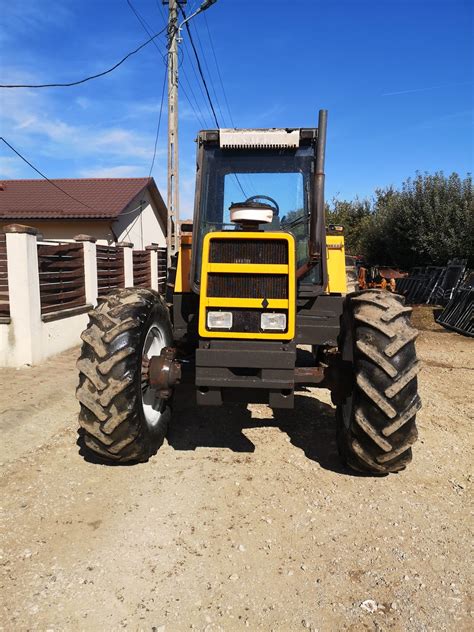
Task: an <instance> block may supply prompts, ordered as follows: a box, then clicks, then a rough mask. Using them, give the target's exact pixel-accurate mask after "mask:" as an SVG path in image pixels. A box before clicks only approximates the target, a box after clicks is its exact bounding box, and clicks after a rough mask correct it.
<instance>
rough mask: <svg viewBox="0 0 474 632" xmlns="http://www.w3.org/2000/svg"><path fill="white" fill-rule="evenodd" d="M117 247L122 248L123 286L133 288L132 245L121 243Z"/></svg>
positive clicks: (126, 242)
mask: <svg viewBox="0 0 474 632" xmlns="http://www.w3.org/2000/svg"><path fill="white" fill-rule="evenodd" d="M117 246H119V248H123V272H124V285H125V287H133V244H131V243H130V242H129V241H121V242H119V243H118V244H117Z"/></svg>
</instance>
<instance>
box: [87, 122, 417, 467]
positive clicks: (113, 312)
mask: <svg viewBox="0 0 474 632" xmlns="http://www.w3.org/2000/svg"><path fill="white" fill-rule="evenodd" d="M326 127H327V111H326V110H321V111H320V112H319V121H318V127H317V128H299V129H293V128H291V129H290V128H285V129H216V130H205V131H201V132H200V133H199V135H198V138H197V175H196V193H195V206H194V218H193V222H192V233H188V234H187V233H186V232H185V231H183V232H182V235H181V240H180V247H179V250H178V251H177V253H176V254H175V255H174V256H173V257H172V258H171V262H170V264H169V266H168V277H167V278H168V284H167V291H166V295H165V296H163V295H160V294H159V293H158V292H156V291H154V290H152V289H149V290H148V289H141V288H124V289H117V290H115V291H112V292H111V293H110V294H109V295H108V296H106V297H105V298H103V299H101V300H100V302H99V304H98V306H97V307H96V308H95V309H93V310H92V311H91V312H90V319H89V324H88V326H87V328H86V329H85V331H84V332H83V333H82V340H83V345H82V350H81V355H80V358H79V360H78V369H79V386H78V388H77V397H78V399H79V402H80V407H81V410H80V414H79V422H80V427H81V433H82V435H83V441H84V443H85V446H86V447H87V448H88V449H89V450H92V451H93V452H94V453H96V454H97V455H98V456H99V457H100V458H101V459H103V460H104V461H109V462H116V463H130V462H144V461H147V460H148V459H149V458H150V457H151V456H152V455H153V454H155V452H156V451H157V449H158V448H159V447H160V445H161V444H162V443H163V440H164V438H165V436H166V432H167V427H168V424H169V422H170V420H171V418H172V403H173V393H174V392H175V389H176V388H183V386H178V385H179V383H180V382H183V383H184V382H186V383H187V384H188V385H189V384H191V385H192V389H193V391H194V393H195V398H196V405H197V406H223V405H226V404H228V403H232V402H244V403H266V404H268V405H269V406H270V407H271V408H292V407H293V406H294V399H295V397H294V394H295V391H297V390H298V389H301V388H303V387H320V388H326V389H330V391H331V398H332V402H333V404H334V405H335V407H336V413H335V425H336V437H337V444H338V449H339V453H340V456H341V458H342V460H343V462H344V463H345V464H346V465H347V466H348V467H350V468H352V469H354V470H357V471H359V472H362V473H365V474H372V475H384V474H387V473H390V472H398V471H400V470H402V469H404V468H405V467H406V465H407V464H408V463H409V462H410V460H411V458H412V450H411V447H412V445H413V443H414V442H415V441H416V438H417V429H416V423H415V417H416V413H417V411H418V410H419V409H420V406H421V403H420V398H419V396H418V392H417V373H418V369H419V363H418V362H417V358H416V351H415V338H416V336H417V331H416V329H414V328H413V327H412V325H411V324H410V312H411V309H410V308H409V307H406V306H405V304H404V299H403V297H401V296H399V295H397V294H391V293H388V292H386V291H382V290H379V289H368V290H363V291H356V292H351V293H347V289H346V269H345V250H344V236H343V232H342V231H341V227H338V226H331V227H326V225H325V212H324V180H325V174H324V162H325V151H326V150H325V145H326ZM302 346H305V348H306V351H305V352H303V354H302V353H301V347H302ZM309 350H311V351H309ZM302 355H303V356H305V357H306V360H305V361H304V362H302V361H301V360H300V358H301V356H302ZM308 356H309V357H310V361H309V362H308ZM315 414H316V413H315ZM174 421H175V422H176V423H177V424H179V419H175V420H174ZM222 423H225V420H223V422H222ZM176 431H177V432H179V427H178V428H177V430H176Z"/></svg>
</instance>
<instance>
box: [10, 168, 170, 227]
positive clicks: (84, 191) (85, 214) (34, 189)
mask: <svg viewBox="0 0 474 632" xmlns="http://www.w3.org/2000/svg"><path fill="white" fill-rule="evenodd" d="M51 182H54V184H56V185H57V187H59V188H60V189H63V191H61V190H59V189H58V188H56V187H55V186H54V185H53V184H51ZM51 182H48V181H47V180H2V181H0V220H1V219H3V220H23V219H25V220H26V219H87V218H89V219H109V220H113V219H116V218H117V217H118V216H119V215H120V213H121V212H122V211H123V210H124V209H125V208H126V206H127V205H128V204H129V203H130V202H131V201H132V200H133V199H134V198H135V197H136V196H138V195H139V194H140V193H141V192H142V191H144V190H145V189H147V188H148V190H149V192H150V194H151V195H152V197H153V199H154V201H155V204H156V206H157V209H158V212H159V213H160V215H162V216H165V215H166V207H165V204H164V202H163V199H162V197H161V195H160V193H159V191H158V189H157V187H156V184H155V181H154V180H153V178H81V179H60V180H51Z"/></svg>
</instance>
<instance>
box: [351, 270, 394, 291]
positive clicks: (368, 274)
mask: <svg viewBox="0 0 474 632" xmlns="http://www.w3.org/2000/svg"><path fill="white" fill-rule="evenodd" d="M403 277H404V274H403V273H401V272H400V271H399V270H393V269H392V268H379V267H378V266H372V267H367V268H366V267H364V266H360V267H359V276H358V280H359V288H360V289H361V290H365V289H367V288H370V289H380V290H387V291H389V292H396V291H397V279H401V278H403Z"/></svg>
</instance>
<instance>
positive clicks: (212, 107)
mask: <svg viewBox="0 0 474 632" xmlns="http://www.w3.org/2000/svg"><path fill="white" fill-rule="evenodd" d="M178 6H179V8H180V10H181V13H182V14H183V17H184V19H185V20H186V13H185V12H184V9H183V7H182V6H181V5H180V4H179V2H178ZM185 27H186V31H187V32H188V36H189V41H190V43H191V47H192V49H193V52H194V56H195V58H196V63H197V67H198V72H199V75H200V77H201V80H202V82H203V84H204V89H205V91H206V95H207V99H208V101H209V105H210V108H211V111H212V115H213V117H214V121H215V123H216V125H217V128H219V127H220V126H219V121H218V120H217V114H216V111H215V109H214V104H213V103H212V99H211V95H210V94H209V88H208V86H207V81H206V78H205V77H204V72H203V70H202V66H201V62H200V60H199V55H198V52H197V50H196V46H195V44H194V40H193V35H192V33H191V29H190V28H189V23H188V22H185Z"/></svg>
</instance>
